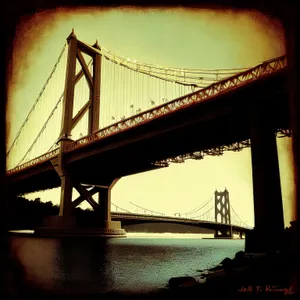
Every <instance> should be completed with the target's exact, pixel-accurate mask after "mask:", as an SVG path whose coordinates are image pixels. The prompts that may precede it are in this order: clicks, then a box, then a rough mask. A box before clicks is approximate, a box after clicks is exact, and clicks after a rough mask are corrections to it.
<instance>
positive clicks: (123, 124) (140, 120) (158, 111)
mask: <svg viewBox="0 0 300 300" xmlns="http://www.w3.org/2000/svg"><path fill="white" fill-rule="evenodd" d="M286 66H287V57H286V56H281V57H279V58H276V59H273V60H269V61H265V62H263V63H261V64H259V65H258V66H256V67H254V68H251V69H249V70H247V71H244V72H241V73H238V74H237V75H234V76H232V77H229V78H227V79H224V80H221V81H219V82H216V83H213V84H211V85H209V86H208V87H206V88H204V89H201V90H198V91H196V92H193V93H190V94H188V95H185V96H182V97H180V98H177V99H174V100H172V101H170V102H168V103H164V104H161V105H159V106H157V107H155V108H151V109H149V110H146V111H144V112H141V113H138V114H136V115H134V116H132V117H129V118H126V119H124V120H121V121H118V122H116V123H114V124H112V125H109V126H107V127H105V128H102V129H100V130H99V131H97V132H95V133H92V134H90V135H88V136H86V137H83V138H81V139H79V140H77V141H74V142H72V143H70V144H68V145H65V149H64V153H66V152H70V151H73V150H75V149H78V148H80V147H83V146H85V145H87V144H90V143H92V142H95V141H98V140H101V139H103V138H106V137H108V136H111V135H114V134H117V133H119V132H122V131H124V130H126V129H129V128H132V127H135V126H139V125H142V124H144V123H148V122H150V121H152V120H154V119H156V118H159V117H161V116H163V115H167V114H170V113H173V112H175V111H178V110H180V109H184V108H186V107H189V106H191V105H195V104H196V103H200V102H202V101H205V100H207V99H210V98H213V97H215V96H217V95H220V94H223V93H227V92H229V91H232V90H234V89H236V88H238V87H241V86H244V85H246V84H248V83H250V82H253V81H255V80H257V79H260V78H263V77H267V76H269V75H271V74H274V73H276V72H278V71H281V70H283V69H284V68H286ZM278 132H281V133H282V134H283V135H284V136H286V135H288V136H290V135H289V134H290V131H286V132H287V134H285V131H284V130H279V131H278ZM243 143H244V142H240V143H239V145H240V146H242V145H243ZM222 147H223V148H222ZM222 147H220V149H219V148H216V149H214V150H205V151H204V152H203V153H204V155H207V153H209V151H211V153H213V154H214V155H216V154H217V155H218V153H219V155H222V153H223V151H224V149H226V147H231V148H232V151H238V150H237V149H239V147H237V146H235V148H234V146H222ZM234 149H235V150H234ZM57 155H58V149H56V150H54V151H52V152H50V153H46V154H44V155H41V156H39V157H37V158H35V159H33V160H31V161H28V162H26V163H24V164H22V165H20V166H18V167H16V168H14V169H11V170H9V171H7V174H12V173H15V172H18V171H20V170H23V169H26V168H28V167H30V166H32V165H35V164H38V163H42V162H44V161H46V160H49V158H53V157H55V156H57ZM189 155H190V154H189ZM190 156H191V155H190ZM196 156H197V155H196ZM180 160H181V159H179V161H180Z"/></svg>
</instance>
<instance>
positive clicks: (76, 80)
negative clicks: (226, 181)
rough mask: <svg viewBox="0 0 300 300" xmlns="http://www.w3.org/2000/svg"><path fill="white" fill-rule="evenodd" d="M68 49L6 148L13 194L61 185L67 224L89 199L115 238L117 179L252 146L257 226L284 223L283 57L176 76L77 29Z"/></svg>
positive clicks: (286, 120) (178, 72)
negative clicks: (279, 143) (279, 141)
mask: <svg viewBox="0 0 300 300" xmlns="http://www.w3.org/2000/svg"><path fill="white" fill-rule="evenodd" d="M66 45H67V46H66ZM66 45H65V46H64V47H63V49H62V51H61V53H60V55H59V57H58V60H57V62H56V64H55V66H54V67H53V70H52V72H51V74H50V76H49V78H48V79H47V81H46V83H45V84H44V86H43V87H42V89H41V92H40V94H39V95H38V96H37V99H36V100H35V102H34V105H33V107H32V109H31V110H30V112H29V114H28V116H27V117H26V119H25V121H24V123H23V124H22V126H21V128H20V130H19V131H18V133H17V134H16V137H15V139H14V140H13V141H12V143H11V144H10V145H8V147H7V149H8V150H7V161H8V164H7V177H8V180H9V184H10V186H11V187H12V190H13V192H15V193H23V194H24V193H30V192H35V191H39V190H46V189H51V188H55V187H61V200H60V212H59V217H60V220H64V221H63V224H65V223H64V222H67V223H68V222H69V221H66V220H67V219H68V220H69V217H70V215H71V212H72V210H73V209H74V208H75V207H76V206H77V205H79V204H80V203H81V202H82V201H87V202H88V203H89V204H90V205H91V206H92V207H93V209H94V210H97V211H99V213H100V216H101V217H100V218H101V220H102V221H103V224H104V225H103V226H104V227H105V228H106V229H109V230H110V231H109V232H113V230H114V229H116V228H119V227H118V226H119V225H116V227H114V226H115V225H113V224H114V223H115V224H116V222H113V221H111V212H110V204H111V202H110V201H111V199H110V198H111V196H110V195H111V189H112V188H113V186H114V184H115V183H116V182H117V180H118V179H119V178H121V177H123V176H127V175H131V174H136V173H140V172H145V171H149V170H153V169H158V168H164V167H168V166H169V164H170V163H182V162H184V161H185V160H186V159H202V158H203V157H204V156H206V155H222V154H223V153H224V151H240V150H242V149H243V148H245V147H251V151H252V165H253V166H255V168H253V172H254V175H253V181H254V202H255V207H256V208H255V210H256V211H257V210H262V211H263V215H264V217H263V218H262V217H261V215H260V216H259V217H258V218H257V219H256V227H257V226H258V227H257V228H260V227H264V228H266V227H268V230H267V231H265V232H269V231H270V230H271V228H273V227H274V228H277V226H278V223H279V224H281V217H280V214H281V212H282V208H280V205H282V204H280V202H279V200H278V199H279V198H280V200H281V194H280V195H279V192H278V189H280V182H279V180H278V178H277V175H278V172H279V171H278V170H277V169H278V162H277V149H276V140H275V138H276V136H277V137H285V136H291V131H290V127H289V106H288V101H287V99H288V91H287V85H286V81H287V58H286V56H282V57H278V58H275V59H271V60H268V61H264V62H261V63H259V64H258V65H257V66H254V67H252V68H249V69H231V70H228V69H226V70H202V69H184V68H180V69H179V68H171V67H163V66H157V65H152V64H147V63H141V62H138V61H136V60H134V59H130V58H125V57H122V56H120V55H117V54H115V53H113V52H111V51H109V50H107V49H105V48H103V47H100V46H99V45H98V42H96V43H95V44H94V45H88V44H86V43H84V42H82V41H80V40H78V39H77V37H76V35H75V34H74V32H72V33H71V34H70V36H69V37H68V38H67V43H66ZM262 103H263V104H262ZM262 156H263V157H264V159H262ZM266 169H267V170H268V171H267V172H265V173H262V172H264V171H263V170H266ZM261 174H263V177H262V175H261ZM87 186H92V188H91V189H88V188H87ZM274 186H275V187H276V188H274ZM73 188H75V189H76V190H77V191H78V192H79V194H80V196H79V197H78V198H77V199H75V200H73V199H72V190H73ZM270 188H271V189H270ZM266 190H268V193H271V195H270V197H271V198H272V199H273V203H272V207H273V208H272V213H270V211H268V210H269V207H270V203H269V202H268V201H266V200H265V198H266V197H265V196H266V194H267V192H266ZM272 193H273V194H272ZM94 194H98V196H99V197H98V198H99V199H98V202H97V201H96V200H95V199H94V198H93V196H94ZM257 199H259V200H257ZM257 216H258V215H257ZM163 217H164V216H161V217H160V218H163ZM174 217H175V216H174ZM177 217H179V215H178V216H177ZM180 217H181V216H180ZM124 218H125V217H124ZM278 218H279V219H280V220H279V222H278ZM57 219H58V218H57ZM275 219H276V220H277V221H276V222H277V223H276V224H277V225H276V224H275V223H274V222H275V221H274V220H275ZM53 222H54V223H55V222H58V223H57V224H61V223H60V222H61V221H57V220H55V221H53ZM72 222H73V221H72ZM72 222H71V223H72ZM72 224H74V222H73V223H72ZM268 224H269V225H268ZM55 226H56V225H55ZM57 226H60V225H57ZM272 226H273V227H272ZM279 226H280V225H279ZM269 227H270V228H269ZM274 228H273V229H274ZM116 232H118V230H117V229H116Z"/></svg>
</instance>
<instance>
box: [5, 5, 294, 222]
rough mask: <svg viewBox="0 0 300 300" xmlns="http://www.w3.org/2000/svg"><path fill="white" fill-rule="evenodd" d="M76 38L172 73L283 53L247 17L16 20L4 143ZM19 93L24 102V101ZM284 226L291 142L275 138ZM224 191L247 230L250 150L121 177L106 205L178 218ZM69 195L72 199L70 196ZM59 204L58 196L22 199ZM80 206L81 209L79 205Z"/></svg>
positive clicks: (261, 20)
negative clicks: (72, 34)
mask: <svg viewBox="0 0 300 300" xmlns="http://www.w3.org/2000/svg"><path fill="white" fill-rule="evenodd" d="M72 28H73V29H74V31H75V34H76V36H77V38H78V39H79V40H82V41H84V42H86V43H88V44H94V43H95V41H96V40H98V43H99V45H100V46H102V47H105V48H106V49H109V50H111V51H112V52H115V53H117V54H119V55H121V56H124V57H129V58H131V59H135V60H137V61H140V62H146V63H150V64H156V65H162V66H170V67H178V68H201V69H223V68H245V67H252V66H255V65H257V64H259V63H260V62H261V61H263V60H266V59H271V58H274V57H278V56H280V55H283V54H285V45H284V31H283V29H282V27H281V25H280V23H279V22H277V21H276V20H273V19H270V18H269V17H268V16H264V15H262V14H260V13H257V12H254V11H248V12H243V11H239V12H233V11H230V10H226V11H225V10H218V11H213V10H208V9H205V10H204V9H203V10H200V9H199V10H196V9H192V10H191V9H189V10H188V9H184V8H172V9H171V8H165V9H163V8H160V9H157V8H148V9H136V8H132V7H122V8H115V9H107V8H106V9H100V8H97V9H96V8H93V9H87V8H85V9H77V10H72V11H71V10H67V9H62V8H60V9H57V10H53V11H44V12H39V13H37V14H35V15H33V16H26V17H24V18H23V19H22V20H20V24H19V26H18V32H17V37H16V39H15V42H14V53H13V59H12V62H11V63H12V73H11V74H10V82H9V104H8V108H7V125H8V129H9V130H8V144H9V143H11V141H12V139H13V138H14V136H15V134H16V132H17V130H18V129H19V127H20V126H21V124H22V122H23V121H24V119H25V117H26V115H27V113H28V112H29V110H30V108H31V107H32V105H33V102H34V101H35V99H36V97H37V95H38V94H39V92H40V90H41V88H42V86H43V84H44V83H45V81H46V79H47V77H48V75H49V73H50V72H51V69H52V68H53V65H54V63H55V62H56V59H57V57H58V55H59V53H60V51H61V49H62V47H63V45H64V43H65V41H66V38H67V37H68V35H69V34H70V32H71V31H72ZM24 95H25V97H24ZM278 151H279V163H280V168H281V169H280V172H281V184H282V193H283V202H284V210H285V225H286V226H287V225H288V224H289V221H290V220H291V219H292V218H293V216H292V210H291V203H292V202H293V197H294V190H293V184H292V183H293V172H292V158H291V155H290V153H291V141H290V139H289V138H284V139H278ZM224 188H227V190H228V191H229V195H230V202H231V205H232V206H233V207H234V210H235V211H236V212H237V213H238V215H239V216H240V217H241V219H242V220H244V221H247V223H248V224H249V225H250V226H253V225H254V211H253V194H252V173H251V152H250V149H245V150H243V151H241V152H239V153H234V152H226V153H225V154H224V155H223V156H221V157H210V156H207V157H205V158H204V159H203V160H200V161H192V160H189V161H186V162H185V163H183V164H171V165H170V166H169V167H168V168H164V169H161V170H156V171H150V172H145V173H141V174H136V175H131V176H127V177H124V178H121V179H120V180H119V181H118V182H117V184H116V185H115V186H114V188H113V190H112V202H113V203H114V204H116V205H118V206H120V207H122V208H125V209H129V210H131V211H134V209H135V208H134V206H132V205H131V204H130V202H133V203H136V204H137V205H139V206H142V207H146V208H149V209H152V210H154V211H159V212H162V213H165V214H170V215H173V214H174V213H178V212H179V213H184V212H187V211H190V210H192V209H193V208H195V207H197V206H198V205H199V204H201V203H202V202H204V201H205V200H206V199H207V198H208V197H209V196H210V195H212V194H213V193H214V191H215V190H219V191H221V190H224ZM74 194H75V195H74V197H76V193H74ZM36 197H41V199H42V201H49V200H50V201H52V202H53V203H55V204H58V203H59V190H58V189H55V190H51V191H46V192H42V193H35V194H31V195H28V198H30V199H34V198H36ZM83 207H87V206H85V205H84V206H83Z"/></svg>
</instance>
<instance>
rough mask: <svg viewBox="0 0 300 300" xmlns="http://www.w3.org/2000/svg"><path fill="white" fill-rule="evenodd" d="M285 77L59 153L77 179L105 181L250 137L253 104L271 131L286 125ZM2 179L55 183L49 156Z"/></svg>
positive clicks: (41, 185) (21, 188)
mask: <svg viewBox="0 0 300 300" xmlns="http://www.w3.org/2000/svg"><path fill="white" fill-rule="evenodd" d="M286 81H287V80H286V69H283V70H281V71H278V72H276V73H274V74H272V75H269V76H267V77H264V78H261V79H258V80H256V81H254V82H251V83H249V84H246V85H244V86H241V87H237V88H236V89H234V90H231V91H229V92H226V93H221V94H220V95H217V96H215V97H213V98H211V99H207V100H205V101H203V102H200V103H195V104H193V105H191V106H190V107H186V108H184V109H180V110H177V111H174V112H172V113H169V114H166V115H163V116H160V117H158V118H156V119H153V120H150V121H148V122H147V123H144V124H141V125H138V126H135V127H132V128H129V129H126V130H124V131H121V132H117V133H115V134H112V135H110V136H107V137H104V138H102V139H99V140H97V141H95V142H93V143H90V144H87V145H84V146H82V147H80V148H77V149H75V150H73V151H71V152H68V153H65V154H64V161H65V164H66V166H67V168H68V170H69V171H70V172H71V173H72V174H73V178H75V179H76V180H77V181H79V182H81V183H87V184H95V185H97V184H101V185H105V184H106V182H109V181H110V180H112V179H114V178H117V177H122V176H127V175H131V174H136V173H140V172H144V171H149V170H153V169H156V168H159V166H155V165H154V164H153V163H154V162H156V161H161V160H164V159H167V158H170V157H175V156H177V155H181V154H185V153H190V152H194V151H200V150H205V149H211V148H216V147H220V146H223V145H228V144H231V143H234V142H240V141H244V140H247V139H249V138H250V130H249V117H248V111H249V107H250V105H253V104H254V105H255V107H256V109H257V111H260V112H261V111H263V114H264V116H265V122H266V124H269V125H270V126H272V127H273V128H274V131H276V130H277V129H279V128H284V129H288V128H289V121H288V120H289V113H288V101H287V100H288V89H287V82H286ZM251 103H252V104H251ZM8 178H9V181H10V183H11V184H12V186H13V190H14V192H16V193H28V192H34V191H38V190H45V189H49V188H54V187H58V186H60V178H59V176H58V175H57V173H56V171H55V170H54V168H53V166H52V164H51V162H50V160H48V161H45V162H42V163H40V164H38V165H35V166H30V167H28V168H26V169H25V170H22V171H19V172H16V173H13V174H10V175H9V176H8Z"/></svg>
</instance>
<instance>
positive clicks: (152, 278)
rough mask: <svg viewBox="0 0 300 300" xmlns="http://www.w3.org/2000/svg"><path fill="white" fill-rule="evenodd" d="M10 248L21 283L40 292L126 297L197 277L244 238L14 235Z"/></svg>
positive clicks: (237, 248)
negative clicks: (180, 278)
mask: <svg viewBox="0 0 300 300" xmlns="http://www.w3.org/2000/svg"><path fill="white" fill-rule="evenodd" d="M183 236H185V237H183ZM12 248H13V253H15V255H16V256H17V257H18V258H19V260H20V262H21V263H22V264H23V266H24V268H25V272H26V278H27V280H29V281H30V282H31V283H33V284H34V285H37V286H39V287H41V288H43V289H46V290H56V291H62V292H64V293H69V292H70V293H74V292H75V293H95V292H99V293H102V292H108V291H118V292H122V293H123V292H124V293H126V292H129V291H130V292H147V291H151V290H156V289H159V288H164V287H165V286H166V284H167V283H168V280H169V279H170V278H171V277H175V276H185V275H190V276H193V275H197V274H199V273H198V272H197V270H199V269H205V268H210V267H213V266H215V265H217V264H219V263H220V262H221V261H222V260H223V259H224V258H225V257H231V258H233V257H234V255H235V253H236V252H238V251H240V250H244V240H214V239H201V238H199V235H176V234H173V235H167V236H166V235H160V236H157V235H151V234H143V235H141V236H139V235H135V234H128V237H126V238H119V239H107V240H103V239H52V238H36V237H23V236H14V237H13V238H12Z"/></svg>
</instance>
